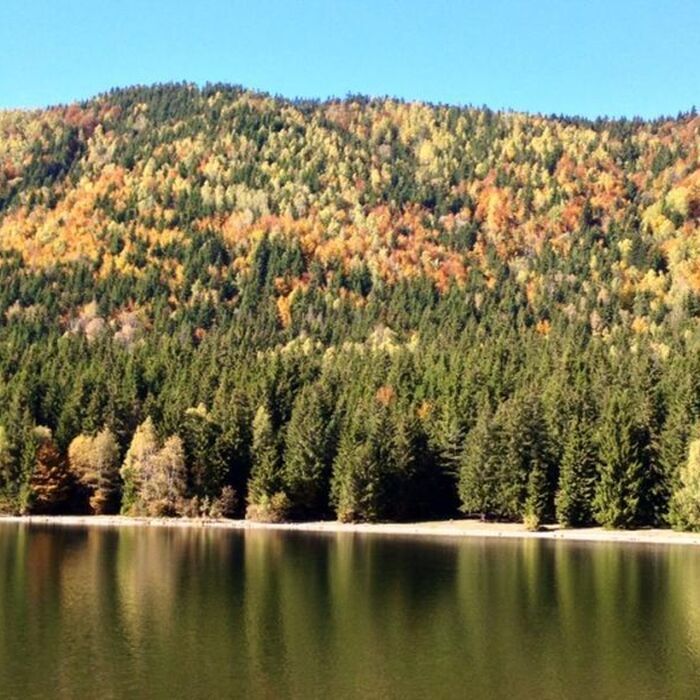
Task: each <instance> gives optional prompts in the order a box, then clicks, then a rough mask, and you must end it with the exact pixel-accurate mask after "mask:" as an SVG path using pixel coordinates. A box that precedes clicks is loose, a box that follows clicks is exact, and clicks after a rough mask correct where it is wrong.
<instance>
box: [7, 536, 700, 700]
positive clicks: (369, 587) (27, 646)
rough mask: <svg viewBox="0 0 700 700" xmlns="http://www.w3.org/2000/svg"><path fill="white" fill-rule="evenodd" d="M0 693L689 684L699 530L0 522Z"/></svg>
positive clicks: (698, 599) (134, 694)
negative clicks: (380, 532)
mask: <svg viewBox="0 0 700 700" xmlns="http://www.w3.org/2000/svg"><path fill="white" fill-rule="evenodd" d="M0 697H1V698H6V697H7V698H52V697H59V698H207V699H209V698H229V697H235V698H238V697H241V698H274V699H275V700H276V699H278V698H363V699H364V698H508V699H509V700H515V699H518V698H528V699H529V698H591V697H598V698H635V699H639V700H641V699H643V698H666V697H668V698H698V697H700V550H695V549H693V548H686V547H662V546H641V545H640V546H631V545H627V546H625V545H619V544H618V545H615V544H577V543H573V542H558V543H557V542H537V541H518V540H512V541H494V540H478V539H477V540H474V539H468V540H466V539H465V540H440V539H438V540H428V539H421V540H419V539H412V538H397V537H393V538H392V537H382V536H376V535H350V534H339V535H327V534H323V535H320V534H319V535H314V534H305V533H283V532H264V531H257V532H256V531H249V532H234V531H212V530H206V529H192V530H185V529H179V528H178V529H158V528H150V529H148V528H127V529H121V530H118V529H114V530H112V529H108V530H102V529H97V528H95V529H89V528H59V527H56V528H52V527H49V526H26V525H10V524H3V525H0Z"/></svg>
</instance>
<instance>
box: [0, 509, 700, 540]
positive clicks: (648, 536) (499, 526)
mask: <svg viewBox="0 0 700 700" xmlns="http://www.w3.org/2000/svg"><path fill="white" fill-rule="evenodd" d="M3 523H8V524H24V525H51V526H56V527H104V528H110V527H117V528H118V527H159V528H200V529H219V530H279V531H287V532H315V533H346V534H378V535H399V536H413V537H415V536H418V537H450V538H463V537H468V538H493V539H521V540H551V541H564V542H566V541H570V542H618V543H637V544H664V545H666V544H671V545H679V544H680V545H693V546H698V545H700V533H694V532H675V531H673V530H665V529H644V530H605V529H603V528H599V527H591V528H572V529H563V528H560V527H558V526H556V525H554V526H549V527H547V528H545V529H543V530H541V531H538V532H531V531H528V530H526V529H525V527H524V526H523V525H522V524H521V523H493V522H481V521H480V520H443V521H431V522H418V523H339V522H334V521H316V522H301V523H259V522H252V521H250V520H223V519H222V520H208V519H199V518H146V517H127V516H123V515H85V516H83V515H20V516H13V515H3V516H0V525H2V524H3Z"/></svg>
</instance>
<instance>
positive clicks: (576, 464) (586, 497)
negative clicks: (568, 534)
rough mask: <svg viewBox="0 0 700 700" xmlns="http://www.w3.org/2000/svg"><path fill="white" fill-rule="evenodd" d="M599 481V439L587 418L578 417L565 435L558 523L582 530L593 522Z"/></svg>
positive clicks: (557, 512)
mask: <svg viewBox="0 0 700 700" xmlns="http://www.w3.org/2000/svg"><path fill="white" fill-rule="evenodd" d="M595 481H596V447H595V436H594V434H593V430H592V429H591V427H590V425H589V424H588V422H587V420H586V419H585V418H584V417H574V418H573V419H572V421H571V422H570V423H569V426H568V428H567V430H566V433H565V435H564V449H563V454H562V461H561V466H560V470H559V487H558V491H557V494H556V514H557V520H558V521H559V523H560V524H561V525H562V526H564V527H581V526H582V525H589V524H590V523H591V522H592V520H593V513H592V504H593V497H594V494H595Z"/></svg>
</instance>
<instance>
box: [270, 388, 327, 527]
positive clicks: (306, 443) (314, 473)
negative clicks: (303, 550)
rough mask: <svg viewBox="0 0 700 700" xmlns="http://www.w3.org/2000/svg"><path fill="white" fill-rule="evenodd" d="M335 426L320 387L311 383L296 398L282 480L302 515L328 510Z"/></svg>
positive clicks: (287, 437) (316, 513)
mask: <svg viewBox="0 0 700 700" xmlns="http://www.w3.org/2000/svg"><path fill="white" fill-rule="evenodd" d="M332 430H333V426H332V423H331V418H330V416H329V415H328V410H327V408H326V406H325V405H324V403H323V400H322V398H321V395H320V391H319V388H318V387H317V386H315V385H309V386H307V387H305V388H304V389H302V391H301V392H300V393H299V396H298V397H297V399H296V401H295V402H294V408H293V409H292V417H291V419H290V421H289V424H288V426H287V430H286V436H285V450H284V465H283V470H282V482H283V489H284V491H285V493H286V494H287V495H288V496H289V499H290V501H291V505H292V512H293V513H294V514H295V515H297V516H298V517H319V516H321V517H323V516H325V515H327V513H328V488H329V482H330V469H331V464H332V460H333V456H334V444H333V442H334V440H333V435H332Z"/></svg>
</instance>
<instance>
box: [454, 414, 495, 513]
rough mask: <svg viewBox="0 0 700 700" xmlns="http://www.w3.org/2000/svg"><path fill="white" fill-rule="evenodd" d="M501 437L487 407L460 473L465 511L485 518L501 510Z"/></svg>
mask: <svg viewBox="0 0 700 700" xmlns="http://www.w3.org/2000/svg"><path fill="white" fill-rule="evenodd" d="M499 438H500V434H499V432H498V426H497V425H495V423H494V420H493V415H492V414H491V412H490V411H489V410H488V407H487V406H483V407H482V410H481V411H479V414H478V417H477V420H476V424H475V425H474V427H473V428H472V429H471V430H470V431H469V434H468V435H467V439H466V442H465V447H464V453H463V455H462V460H461V467H460V471H459V498H460V501H461V510H462V511H463V512H465V513H468V514H477V513H478V514H480V515H481V517H482V518H486V517H488V516H491V515H495V514H497V513H498V512H499V510H500V503H499V497H498V473H497V455H498V453H499V451H500V450H499V446H500V439H499Z"/></svg>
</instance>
